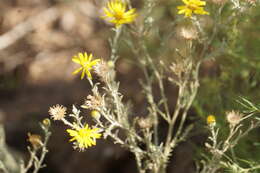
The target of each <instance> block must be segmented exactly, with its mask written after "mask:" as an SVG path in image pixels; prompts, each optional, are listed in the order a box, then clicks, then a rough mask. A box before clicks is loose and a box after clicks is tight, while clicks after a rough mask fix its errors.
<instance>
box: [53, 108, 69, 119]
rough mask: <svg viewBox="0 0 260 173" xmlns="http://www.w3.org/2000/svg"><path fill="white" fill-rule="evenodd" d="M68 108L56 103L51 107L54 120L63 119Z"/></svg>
mask: <svg viewBox="0 0 260 173" xmlns="http://www.w3.org/2000/svg"><path fill="white" fill-rule="evenodd" d="M66 110H67V108H66V107H64V106H62V105H55V106H52V107H50V109H49V114H50V115H51V117H52V119H53V120H61V119H63V118H64V117H65V115H66Z"/></svg>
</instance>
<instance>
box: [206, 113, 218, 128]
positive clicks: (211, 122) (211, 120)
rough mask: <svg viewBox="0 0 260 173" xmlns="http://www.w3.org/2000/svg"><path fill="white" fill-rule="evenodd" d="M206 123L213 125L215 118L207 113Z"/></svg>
mask: <svg viewBox="0 0 260 173" xmlns="http://www.w3.org/2000/svg"><path fill="white" fill-rule="evenodd" d="M207 124H208V125H210V126H214V125H215V124H216V118H215V116H214V115H209V116H208V117H207Z"/></svg>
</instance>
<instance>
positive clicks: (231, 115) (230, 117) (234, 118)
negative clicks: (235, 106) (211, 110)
mask: <svg viewBox="0 0 260 173" xmlns="http://www.w3.org/2000/svg"><path fill="white" fill-rule="evenodd" d="M226 115H227V121H228V122H229V124H230V125H232V126H234V125H237V124H238V123H239V122H240V121H241V119H242V117H243V114H241V113H240V112H238V111H234V110H232V111H230V112H226Z"/></svg>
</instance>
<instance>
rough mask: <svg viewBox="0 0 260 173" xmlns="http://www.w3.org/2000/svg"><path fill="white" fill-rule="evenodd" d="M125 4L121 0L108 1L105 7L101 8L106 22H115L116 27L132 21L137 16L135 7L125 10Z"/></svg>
mask: <svg viewBox="0 0 260 173" xmlns="http://www.w3.org/2000/svg"><path fill="white" fill-rule="evenodd" d="M126 5H127V4H126V3H124V2H122V1H121V0H113V1H109V2H108V3H107V7H104V8H103V10H104V13H105V16H102V18H104V19H108V22H110V23H113V24H115V25H116V27H119V26H120V25H122V24H126V23H131V22H133V21H134V19H135V18H136V16H137V14H136V12H135V9H134V8H132V9H130V10H128V11H126Z"/></svg>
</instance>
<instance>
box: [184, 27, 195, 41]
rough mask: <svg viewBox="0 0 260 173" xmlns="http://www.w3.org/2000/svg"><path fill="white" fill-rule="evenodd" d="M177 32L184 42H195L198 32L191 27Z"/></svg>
mask: <svg viewBox="0 0 260 173" xmlns="http://www.w3.org/2000/svg"><path fill="white" fill-rule="evenodd" d="M179 32H180V33H179V35H180V36H181V37H182V38H184V39H185V40H196V39H197V38H198V31H197V30H196V29H195V28H193V27H190V28H186V27H182V28H181V29H180V31H179Z"/></svg>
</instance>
